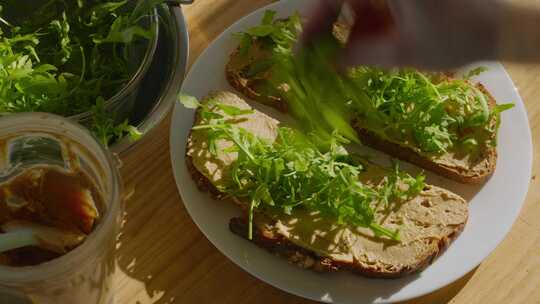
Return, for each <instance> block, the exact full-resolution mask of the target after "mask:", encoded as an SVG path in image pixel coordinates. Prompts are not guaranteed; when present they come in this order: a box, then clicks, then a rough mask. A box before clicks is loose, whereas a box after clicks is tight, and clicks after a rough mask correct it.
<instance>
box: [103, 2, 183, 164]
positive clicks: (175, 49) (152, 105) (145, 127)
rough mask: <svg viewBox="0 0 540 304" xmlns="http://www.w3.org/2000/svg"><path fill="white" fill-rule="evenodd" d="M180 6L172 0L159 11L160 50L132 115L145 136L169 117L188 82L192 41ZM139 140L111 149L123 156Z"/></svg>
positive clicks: (142, 83)
mask: <svg viewBox="0 0 540 304" xmlns="http://www.w3.org/2000/svg"><path fill="white" fill-rule="evenodd" d="M182 3H186V2H182ZM179 4H180V2H179V1H177V2H176V3H175V2H174V1H170V2H169V4H164V5H161V6H159V7H158V8H157V18H158V19H159V22H160V26H159V34H158V35H157V37H158V41H157V47H156V50H155V53H154V56H153V58H152V62H151V64H150V66H149V67H148V70H147V71H146V73H145V74H144V77H142V80H141V81H140V82H139V84H138V86H137V87H138V90H137V95H136V97H135V99H134V104H133V110H132V112H131V115H130V116H129V121H130V123H131V124H132V125H134V126H136V127H137V128H138V129H139V131H140V132H142V133H143V135H145V134H147V133H149V132H150V131H151V130H152V129H153V128H154V127H155V126H156V125H158V124H159V123H160V122H161V121H162V120H163V118H164V117H165V116H166V115H167V113H168V112H169V110H170V109H171V107H172V106H173V104H174V103H175V102H176V100H177V94H178V90H179V89H180V86H181V85H182V81H183V80H184V76H185V72H186V65H187V60H188V52H189V42H188V32H187V26H186V22H185V19H184V15H183V14H182V9H181V8H180V6H179ZM139 141H141V140H139ZM139 141H135V142H133V141H132V140H131V139H129V138H123V139H120V140H118V141H117V142H115V143H114V144H112V146H111V147H110V148H111V150H112V151H113V152H115V153H118V154H121V153H124V152H126V151H128V150H130V149H131V148H133V147H134V146H135V145H136V144H137V143H138V142H139Z"/></svg>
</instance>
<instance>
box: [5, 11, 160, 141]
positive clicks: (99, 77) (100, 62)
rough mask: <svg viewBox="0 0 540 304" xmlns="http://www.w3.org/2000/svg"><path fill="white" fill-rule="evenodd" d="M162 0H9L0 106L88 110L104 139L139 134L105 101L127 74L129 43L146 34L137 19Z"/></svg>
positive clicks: (72, 112) (20, 109)
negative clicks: (117, 121)
mask: <svg viewBox="0 0 540 304" xmlns="http://www.w3.org/2000/svg"><path fill="white" fill-rule="evenodd" d="M162 2H164V1H163V0H151V1H144V0H139V1H137V2H136V3H135V4H132V3H131V4H130V3H129V1H128V0H122V1H106V0H78V1H67V0H47V1H44V0H36V1H30V0H24V1H20V0H18V1H15V0H8V1H4V2H3V3H2V6H0V113H2V112H4V113H15V112H34V111H39V112H50V113H55V114H59V115H62V116H72V115H76V114H80V113H83V112H87V111H91V112H92V113H93V114H94V115H93V122H92V123H91V126H90V128H91V129H92V130H93V131H94V132H95V133H96V134H97V135H98V137H99V139H100V140H101V141H102V142H103V143H105V144H109V143H111V142H112V141H113V140H115V139H118V138H119V137H122V136H124V135H126V134H127V135H130V136H131V137H132V138H137V137H138V136H139V135H140V134H139V133H138V131H137V130H136V128H134V127H132V126H129V124H128V122H127V121H126V122H124V123H121V124H116V123H115V117H114V113H109V112H107V110H106V109H105V106H104V101H105V100H107V99H109V98H111V97H112V96H114V95H115V94H116V93H118V92H119V91H120V89H121V88H122V87H123V86H124V85H125V84H126V82H127V81H128V80H129V79H130V78H131V77H132V75H133V73H134V70H133V62H130V58H129V57H130V56H132V55H131V54H130V46H132V44H133V43H134V42H136V41H137V40H145V39H149V38H151V37H152V35H153V33H152V32H151V31H150V29H145V28H144V27H143V26H141V25H140V21H141V19H142V18H144V17H145V16H146V15H148V14H149V13H150V12H151V10H152V8H153V7H155V5H157V4H159V3H162Z"/></svg>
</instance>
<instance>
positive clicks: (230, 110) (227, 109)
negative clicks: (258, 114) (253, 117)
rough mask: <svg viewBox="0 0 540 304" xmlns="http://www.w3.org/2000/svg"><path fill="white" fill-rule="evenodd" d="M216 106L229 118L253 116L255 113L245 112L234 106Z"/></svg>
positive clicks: (218, 104)
mask: <svg viewBox="0 0 540 304" xmlns="http://www.w3.org/2000/svg"><path fill="white" fill-rule="evenodd" d="M216 106H217V107H218V108H220V109H221V111H223V112H224V113H225V114H226V115H229V116H239V115H245V114H251V113H253V110H249V109H248V110H243V109H240V108H237V107H234V106H229V105H226V104H221V103H217V104H216Z"/></svg>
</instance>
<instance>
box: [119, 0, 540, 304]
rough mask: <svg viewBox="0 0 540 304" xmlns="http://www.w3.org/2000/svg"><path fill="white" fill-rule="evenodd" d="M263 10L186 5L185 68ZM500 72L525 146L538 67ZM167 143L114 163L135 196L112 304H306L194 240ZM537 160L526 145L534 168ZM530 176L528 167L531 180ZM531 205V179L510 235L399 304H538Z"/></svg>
mask: <svg viewBox="0 0 540 304" xmlns="http://www.w3.org/2000/svg"><path fill="white" fill-rule="evenodd" d="M270 2H271V1H269V0H212V1H204V0H196V1H195V4H193V5H191V6H186V7H184V12H185V15H186V17H187V22H188V24H189V35H190V38H191V41H190V44H191V47H190V64H191V63H193V62H194V60H195V59H196V58H197V57H198V56H199V54H200V53H201V52H202V51H203V50H204V48H205V47H206V46H207V45H208V44H209V43H210V42H211V41H212V40H213V39H214V38H215V37H216V36H217V35H218V34H219V33H221V32H222V31H223V30H224V29H225V28H227V27H228V26H229V25H230V24H232V23H233V22H234V21H235V20H237V19H239V18H240V17H242V16H244V15H246V14H248V13H249V12H251V11H253V10H255V9H256V8H259V7H261V6H264V5H266V4H268V3H270ZM529 2H534V0H530V1H529ZM505 66H506V68H507V69H508V71H509V72H510V75H511V76H512V79H513V80H514V82H515V83H516V85H517V87H518V88H519V91H520V93H521V96H522V97H523V99H524V100H525V103H526V105H527V109H528V113H529V120H530V124H531V128H532V133H533V138H536V139H538V138H540V137H539V136H540V103H539V101H538V100H537V99H538V98H539V96H540V65H516V64H505ZM201 81H204V80H201ZM168 133H169V121H168V119H167V120H166V121H164V122H163V123H162V124H161V125H160V126H159V127H158V129H157V130H156V132H155V133H154V134H153V135H152V136H150V137H149V138H145V139H144V140H143V142H142V143H140V144H139V145H138V146H137V148H136V149H134V150H133V151H131V152H129V153H128V154H127V155H124V156H123V163H124V165H123V168H122V174H123V178H124V181H125V184H126V187H127V188H133V187H134V188H135V195H134V196H133V198H132V199H131V200H130V201H129V202H128V203H127V207H126V214H125V223H124V226H123V228H122V231H121V235H120V237H119V246H118V247H119V249H118V266H119V267H118V271H117V273H116V289H117V297H116V299H117V303H118V304H125V303H140V304H150V303H152V304H154V303H156V304H166V303H235V304H240V303H283V304H285V303H312V302H311V301H308V300H305V299H301V298H299V297H295V296H292V295H290V294H287V293H285V292H283V291H280V290H278V289H276V288H274V287H272V286H270V285H268V284H266V283H263V282H262V281H260V280H258V279H256V278H254V277H253V276H251V275H249V274H248V273H246V272H244V271H243V270H241V269H240V268H239V267H238V266H236V265H235V264H233V263H232V262H231V261H229V260H228V259H227V258H226V257H225V256H224V255H222V254H221V253H220V252H219V251H218V250H217V249H216V248H215V247H214V246H213V245H212V244H210V242H209V241H208V240H207V239H206V238H205V237H204V236H203V234H202V233H201V232H200V231H199V229H198V228H197V227H196V226H195V224H194V223H193V222H192V220H191V218H190V217H189V215H188V214H187V212H186V209H185V208H184V206H183V204H182V201H181V198H180V196H179V194H178V191H177V189H176V186H175V182H174V179H173V174H172V170H171V163H170V160H169V139H168ZM539 153H540V150H539V146H538V145H535V147H534V156H535V159H537V158H538V156H539ZM539 169H540V165H539V163H538V162H536V161H535V163H534V168H533V175H534V176H535V175H536V173H537V172H538V171H539ZM508 203H509V204H511V203H517V202H508ZM539 203H540V187H538V179H536V178H533V180H532V181H531V185H530V189H529V194H528V196H527V201H526V204H525V207H524V208H523V209H522V212H521V215H520V217H519V219H518V220H517V221H516V222H515V224H514V226H513V228H512V231H511V232H510V234H509V235H508V236H507V238H506V239H505V240H504V242H502V243H501V244H500V246H499V247H498V248H497V249H496V250H495V251H494V252H493V253H492V254H491V255H490V256H489V257H488V258H487V259H486V260H485V261H484V262H483V263H482V264H481V265H480V266H479V267H478V268H476V269H475V270H473V271H472V272H471V273H469V274H467V275H466V276H465V277H463V278H461V279H460V280H458V281H457V282H455V283H453V284H451V285H449V286H447V287H445V288H443V289H441V290H438V291H435V292H434V293H432V294H429V295H427V296H424V297H422V298H418V299H415V300H413V301H410V302H407V303H456V304H457V303H460V304H461V303H463V304H465V303H467V304H472V303H490V304H498V303H501V304H510V303H540V220H539V216H540V204H539ZM494 225H496V223H494ZM224 229H225V228H224ZM478 241H479V242H481V241H482V240H478Z"/></svg>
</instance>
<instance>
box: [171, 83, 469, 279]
mask: <svg viewBox="0 0 540 304" xmlns="http://www.w3.org/2000/svg"><path fill="white" fill-rule="evenodd" d="M181 99H182V101H183V103H184V104H185V105H186V106H188V107H192V108H197V111H196V117H195V122H194V125H193V127H192V130H191V133H190V135H189V137H188V142H187V149H186V162H187V167H188V169H189V171H190V174H191V176H192V177H193V179H194V180H195V181H196V183H197V185H198V187H199V188H200V189H201V190H202V191H207V192H210V193H212V194H213V196H214V197H215V198H218V199H226V200H230V201H232V202H234V203H236V204H237V205H238V206H240V207H241V209H242V210H243V211H244V214H245V216H244V217H240V218H233V219H231V221H230V229H231V231H232V232H234V233H236V234H238V235H240V236H242V237H245V238H246V239H248V240H251V241H252V242H254V243H255V244H257V245H258V246H260V247H263V248H265V249H267V250H269V251H271V252H273V253H275V254H277V255H279V256H283V257H285V258H287V259H288V260H289V261H290V262H292V263H295V264H297V265H299V266H301V267H303V268H309V269H314V270H318V271H337V270H351V271H354V272H358V273H361V274H364V275H367V276H373V277H385V278H394V277H399V276H402V275H405V274H409V273H412V272H416V271H419V270H421V269H423V268H424V267H426V266H427V265H429V264H430V263H431V262H432V261H433V259H434V258H435V257H437V256H438V255H439V254H440V253H441V252H442V251H443V250H444V249H445V248H446V247H447V246H448V245H449V244H450V242H451V241H452V240H453V239H454V238H455V237H456V236H457V235H458V234H459V233H460V232H461V230H462V229H463V227H464V225H465V223H466V221H467V216H468V206H467V203H466V201H465V200H464V199H462V198H461V197H460V196H458V195H456V194H454V193H452V192H450V191H447V190H444V189H441V188H439V187H436V186H431V185H427V184H425V183H424V178H423V176H422V175H419V176H416V177H413V176H411V175H409V174H407V173H405V172H403V171H401V170H400V169H399V168H398V167H397V165H396V166H394V167H393V168H391V169H388V168H383V167H380V166H378V165H375V164H373V163H370V162H369V161H367V160H366V159H364V158H361V157H358V156H355V155H352V154H350V153H348V152H347V150H346V149H345V148H344V147H343V146H341V145H340V144H338V142H337V141H335V140H330V142H329V143H328V144H327V145H325V146H321V145H319V144H318V143H315V142H314V141H313V140H312V138H311V137H310V136H309V135H304V133H301V132H299V131H296V130H295V129H292V128H288V127H283V126H281V125H280V123H279V122H278V121H277V120H275V119H273V118H271V117H269V116H267V115H266V114H264V113H262V112H259V111H257V110H254V109H252V108H251V107H250V106H249V105H248V104H247V103H246V102H245V101H244V100H242V99H241V98H239V97H238V96H237V95H235V94H233V93H229V92H218V93H214V94H212V95H210V96H209V97H207V98H206V99H204V100H202V101H201V102H198V101H196V100H195V99H194V98H190V97H187V96H184V97H183V98H181Z"/></svg>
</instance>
